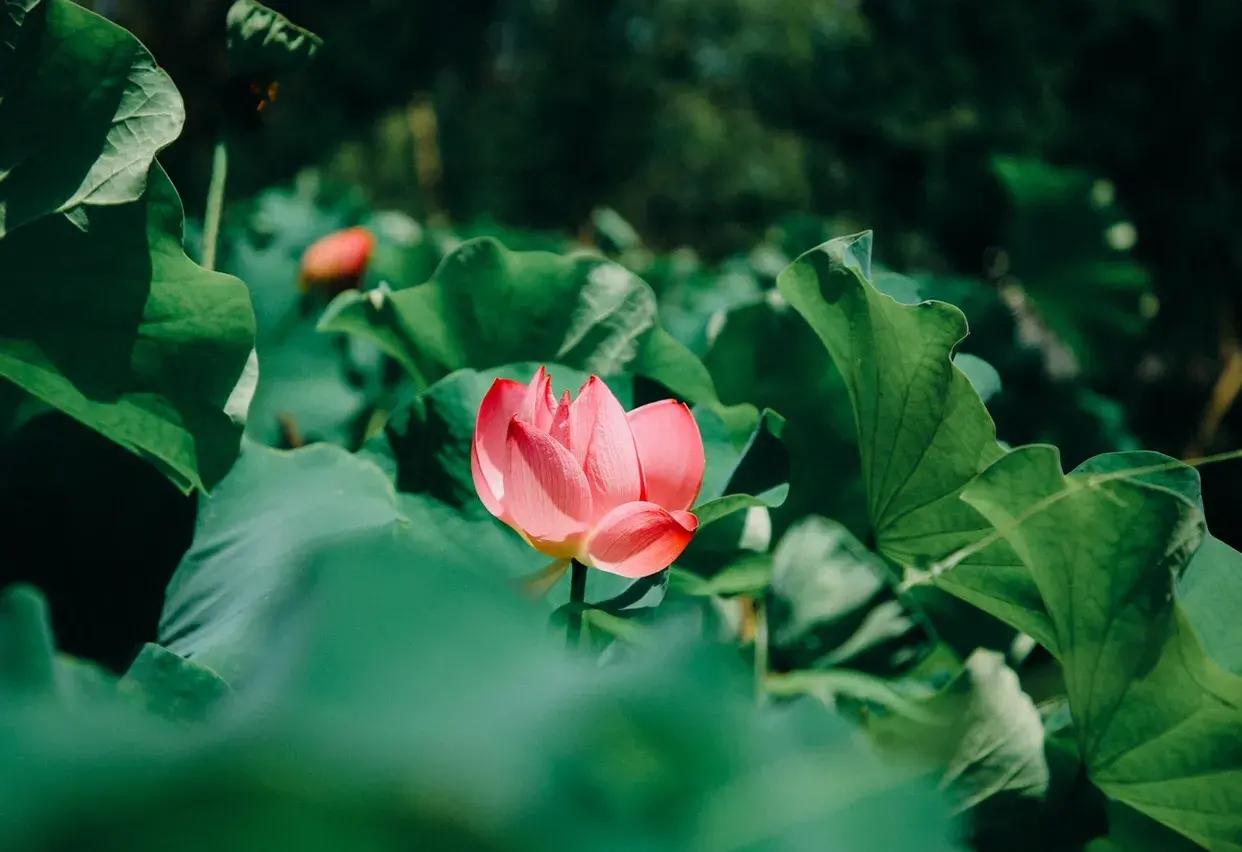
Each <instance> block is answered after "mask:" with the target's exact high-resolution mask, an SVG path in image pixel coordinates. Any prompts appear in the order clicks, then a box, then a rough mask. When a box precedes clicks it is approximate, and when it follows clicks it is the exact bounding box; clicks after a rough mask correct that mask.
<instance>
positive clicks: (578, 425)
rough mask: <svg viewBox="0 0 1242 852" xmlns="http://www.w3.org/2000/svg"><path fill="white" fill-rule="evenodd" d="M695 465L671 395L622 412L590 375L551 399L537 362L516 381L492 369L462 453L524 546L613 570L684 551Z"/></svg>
mask: <svg viewBox="0 0 1242 852" xmlns="http://www.w3.org/2000/svg"><path fill="white" fill-rule="evenodd" d="M703 466H704V457H703V439H702V438H701V437H700V436H699V427H698V424H697V423H695V422H694V417H693V416H692V415H691V414H690V410H689V409H688V408H686V406H685V405H683V404H682V403H680V402H677V401H675V400H671V399H666V400H661V401H660V402H653V403H651V404H650V405H644V406H642V407H641V408H636V409H634V410H633V411H631V412H629V413H628V414H626V412H625V409H623V408H622V407H621V403H619V402H618V401H617V398H616V397H615V396H613V394H612V391H610V390H609V389H608V386H607V385H606V384H604V383H603V382H602V381H601V380H600V379H599V378H598V377H597V376H592V377H591V378H590V379H589V380H588V381H587V383H586V384H585V385H583V386H582V388H581V389H580V390H579V391H578V398H577V399H575V400H572V401H571V400H570V397H569V393H568V392H566V393H565V395H564V396H563V397H562V398H561V400H560V402H559V403H558V402H557V400H556V397H555V396H554V395H553V393H552V381H551V379H550V378H549V377H548V374H547V372H546V371H545V370H544V369H543V368H542V367H540V368H539V371H538V372H537V373H535V377H534V378H533V379H531V382H530V384H528V385H524V384H522V383H521V382H515V381H512V380H511V379H497V380H496V382H495V383H494V384H493V385H492V387H491V389H490V390H489V391H488V392H487V395H486V396H485V397H483V404H482V405H480V406H479V416H478V419H477V420H476V421H475V427H474V446H473V448H472V452H471V469H472V471H473V473H474V487H475V489H476V490H477V491H478V492H479V499H480V500H482V501H483V505H484V506H486V507H487V510H488V511H489V512H491V513H492V514H493V515H495V516H496V517H497V518H499V519H500V520H502V521H504V522H505V523H506V524H508V525H509V526H511V527H513V529H515V530H516V531H517V532H518V534H519V535H521V536H522V537H523V538H524V539H526V541H527V542H528V543H529V544H530V545H531V547H533V548H535V549H536V550H538V551H540V552H541V553H546V554H548V555H549V556H554V557H556V558H558V559H571V558H572V559H577V560H578V561H579V562H582V563H584V564H586V565H592V566H594V567H596V568H599V569H601V570H603V571H608V572H610V573H613V574H620V575H621V576H623V577H646V576H647V575H649V574H654V573H656V572H657V571H660V570H661V569H663V568H667V567H668V566H669V565H670V564H672V562H673V560H674V559H676V558H677V557H678V556H680V555H681V552H682V551H683V550H685V548H686V545H687V544H689V543H690V539H691V538H692V537H693V536H694V531H695V530H696V529H697V528H698V525H699V520H698V518H696V517H695V516H694V515H693V514H691V513H690V512H689V511H688V509H689V508H690V507H691V506H692V505H693V504H694V499H695V498H696V497H697V496H698V494H699V488H700V487H701V486H702V484H703Z"/></svg>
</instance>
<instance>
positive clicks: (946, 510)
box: [777, 232, 1055, 646]
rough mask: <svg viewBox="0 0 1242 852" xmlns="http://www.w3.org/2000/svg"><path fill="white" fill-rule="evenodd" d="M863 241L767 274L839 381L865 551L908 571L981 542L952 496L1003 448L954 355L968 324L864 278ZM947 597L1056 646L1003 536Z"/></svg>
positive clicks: (957, 575) (978, 521)
mask: <svg viewBox="0 0 1242 852" xmlns="http://www.w3.org/2000/svg"><path fill="white" fill-rule="evenodd" d="M870 268H871V234H870V232H864V233H861V234H855V235H853V236H849V237H841V238H839V239H835V240H831V241H829V242H827V243H824V244H823V245H821V246H819V247H818V248H815V249H812V250H811V251H808V252H806V253H805V254H803V255H801V256H800V257H799V258H798V259H797V260H795V261H794V262H793V264H791V265H790V266H789V267H788V268H787V269H785V271H783V272H782V273H781V274H780V276H779V277H778V278H777V287H778V288H779V290H780V292H781V294H782V295H783V296H784V297H785V299H786V300H787V301H788V302H789V304H790V305H792V306H793V308H794V309H795V310H797V311H798V313H800V314H801V315H802V316H803V318H804V319H806V321H807V322H808V323H809V324H810V326H811V328H812V329H814V331H815V333H816V334H817V335H818V336H819V338H820V340H821V341H822V342H823V344H824V346H825V347H826V348H827V350H828V353H829V355H830V356H831V357H832V360H833V363H834V364H835V365H836V368H837V370H838V371H839V372H840V374H841V376H842V378H843V379H844V380H845V385H846V389H847V391H848V393H849V399H850V402H851V405H852V408H853V412H854V423H855V427H856V431H857V435H858V447H859V455H860V458H861V462H862V472H863V481H864V483H865V486H866V492H867V508H868V514H869V516H870V518H871V524H872V529H873V531H874V536H875V548H876V549H877V550H878V551H879V552H880V553H882V554H883V555H885V556H887V557H888V558H889V559H892V560H893V561H894V562H897V563H898V564H900V565H902V566H905V567H907V568H918V567H919V566H923V565H926V564H928V563H930V562H933V561H935V560H936V559H939V558H941V557H944V556H945V555H947V554H949V553H952V552H954V551H956V550H958V549H959V548H961V547H963V546H965V545H968V544H970V543H972V542H975V541H978V540H979V539H981V538H982V537H983V536H985V535H987V533H988V532H989V531H990V529H991V526H990V524H988V522H987V521H986V519H984V518H983V517H982V516H981V515H980V514H979V513H978V512H976V511H975V510H974V509H972V508H971V507H970V506H968V505H966V504H965V503H963V502H962V501H961V500H960V499H959V497H960V494H961V490H962V488H963V487H964V486H965V485H966V484H967V483H968V482H970V480H971V479H973V478H974V477H975V476H976V475H977V474H978V473H979V472H980V471H982V470H983V469H985V468H986V467H987V466H988V465H989V464H990V463H991V462H993V461H995V460H996V459H997V458H999V457H1000V456H1001V455H1003V453H1004V450H1003V448H1002V447H1001V446H1000V444H999V443H997V441H996V427H995V426H994V424H993V423H992V418H991V417H990V416H989V415H988V413H987V409H985V408H984V406H983V402H982V401H981V400H980V399H979V395H978V393H976V391H975V389H974V388H973V387H972V386H971V384H970V380H969V379H968V378H967V377H966V375H965V373H963V372H962V371H961V369H959V368H958V367H957V366H955V365H954V363H953V360H952V358H953V352H954V349H955V348H956V346H957V345H958V343H960V342H961V340H962V339H963V338H964V337H965V336H966V318H965V317H964V316H963V315H962V312H961V311H959V310H958V309H957V308H955V307H953V306H952V305H949V304H946V303H944V302H931V301H929V302H920V303H918V304H914V305H906V304H901V303H899V302H897V301H896V300H894V299H893V298H892V297H890V296H887V295H885V294H883V293H881V292H880V291H879V290H877V289H876V288H875V287H874V286H873V285H872V284H871V282H870V280H869V279H870V274H871V273H870ZM938 582H939V583H940V584H941V585H943V586H944V587H945V589H946V590H948V591H950V592H952V593H953V594H955V595H957V596H958V597H960V598H962V599H964V600H966V601H968V602H969V603H972V604H974V605H975V606H977V607H979V608H980V609H982V610H984V611H985V612H988V613H990V614H992V615H994V616H997V617H999V618H1001V619H1003V620H1005V621H1008V622H1010V623H1012V624H1014V625H1015V626H1017V627H1018V629H1020V630H1023V631H1024V632H1026V633H1029V634H1031V635H1032V636H1034V637H1035V638H1037V639H1038V640H1040V641H1041V642H1043V643H1044V644H1046V645H1050V646H1051V645H1053V644H1055V638H1054V636H1053V634H1052V632H1051V629H1050V625H1049V623H1048V616H1047V613H1046V612H1045V611H1044V609H1043V604H1042V602H1041V601H1040V598H1039V595H1038V593H1037V591H1036V589H1035V587H1034V585H1033V583H1032V582H1031V579H1030V576H1029V574H1028V572H1027V571H1026V569H1025V568H1024V567H1023V566H1022V564H1021V563H1020V562H1019V561H1018V560H1017V559H1016V558H1015V556H1014V554H1013V553H1012V552H1011V551H1010V550H1009V548H1008V546H1007V545H1006V544H1005V543H1004V542H1003V541H993V543H992V545H991V546H990V547H988V548H986V549H983V550H980V551H978V552H975V553H972V554H971V556H970V558H969V559H968V560H966V561H965V562H963V563H962V564H960V565H958V566H957V568H956V570H955V571H954V572H953V574H952V575H951V576H950V575H945V576H942V577H940V579H939V581H938Z"/></svg>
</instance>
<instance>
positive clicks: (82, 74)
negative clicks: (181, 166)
mask: <svg viewBox="0 0 1242 852" xmlns="http://www.w3.org/2000/svg"><path fill="white" fill-rule="evenodd" d="M23 5H28V4H21V3H19V4H17V7H16V8H17V9H18V10H22V7H23ZM6 9H8V12H7V14H9V15H10V21H18V22H19V23H20V27H12V29H13V31H14V33H15V35H14V37H13V38H14V50H16V51H18V52H21V54H22V56H23V60H24V61H23V62H21V63H20V65H16V66H15V68H14V69H13V70H15V71H16V72H17V73H15V74H13V75H12V76H11V79H5V80H4V82H3V84H0V98H2V99H0V127H3V128H4V129H5V130H4V133H3V134H0V238H4V237H6V235H8V234H10V233H12V232H13V231H14V230H15V229H16V228H19V227H20V226H22V225H25V224H27V223H30V222H34V221H35V220H37V219H39V218H42V217H44V216H47V215H51V214H54V213H68V214H71V215H70V221H72V222H74V223H75V225H77V226H78V227H81V228H83V229H85V228H87V227H89V220H90V214H89V212H88V210H89V209H90V208H94V207H98V206H101V205H116V204H125V203H129V202H132V201H135V200H137V199H138V198H139V197H140V196H141V195H142V194H143V192H144V191H145V190H146V186H147V173H148V171H149V170H150V169H151V165H152V163H153V162H154V161H155V155H156V154H157V153H158V152H159V151H160V150H161V149H163V148H164V147H165V146H167V145H168V144H169V143H171V142H172V141H173V140H174V139H176V138H177V136H178V135H180V133H181V128H182V125H183V124H184V123H185V108H184V106H183V105H182V103H181V96H180V95H179V94H178V93H177V89H176V87H175V86H174V85H173V82H172V80H171V79H170V78H169V76H168V75H167V74H166V73H165V72H164V71H163V70H162V69H161V68H159V66H158V65H156V63H155V60H154V59H153V58H152V56H151V54H150V53H149V52H148V51H147V49H146V48H145V47H143V46H142V44H141V43H140V42H139V41H138V40H137V39H136V38H134V37H133V36H132V35H130V34H129V33H128V32H126V31H125V30H124V29H122V28H121V27H118V26H117V25H116V24H113V23H112V22H110V21H108V20H107V19H105V18H103V17H100V16H99V15H96V14H95V13H94V12H90V11H88V10H86V9H83V8H82V7H81V6H79V5H78V4H76V3H74V2H71V0H45V2H43V3H41V4H39V5H36V6H33V7H31V8H29V9H26V10H24V11H25V14H23V15H21V16H19V17H12V9H11V8H9V7H6ZM6 29H9V28H8V27H6ZM7 38H8V36H7V35H6V40H7Z"/></svg>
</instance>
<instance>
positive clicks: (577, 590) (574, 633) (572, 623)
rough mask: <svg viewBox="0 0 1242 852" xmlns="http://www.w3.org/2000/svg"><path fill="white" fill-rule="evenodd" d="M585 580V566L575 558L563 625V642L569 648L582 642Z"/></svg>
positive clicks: (570, 576) (575, 646)
mask: <svg viewBox="0 0 1242 852" xmlns="http://www.w3.org/2000/svg"><path fill="white" fill-rule="evenodd" d="M586 581H587V567H586V566H585V565H583V564H582V563H581V562H579V561H578V560H577V559H575V560H574V561H573V566H572V568H571V569H570V575H569V603H570V609H569V621H568V623H567V624H566V627H565V642H566V644H568V645H569V647H571V648H577V647H578V646H579V645H580V644H581V643H582V605H583V604H585V603H586ZM574 604H578V606H574Z"/></svg>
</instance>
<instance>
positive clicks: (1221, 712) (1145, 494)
mask: <svg viewBox="0 0 1242 852" xmlns="http://www.w3.org/2000/svg"><path fill="white" fill-rule="evenodd" d="M1093 467H1094V468H1095V470H1097V471H1103V472H1090V468H1089V472H1085V473H1074V474H1071V475H1069V476H1068V477H1067V476H1065V475H1064V474H1062V472H1061V467H1060V458H1059V455H1058V453H1057V452H1056V450H1055V449H1054V448H1052V447H1043V446H1034V447H1024V448H1021V449H1018V450H1014V451H1013V452H1011V453H1009V454H1008V455H1006V456H1005V457H1004V458H1003V459H1001V460H999V461H998V462H996V463H995V464H994V465H992V466H991V467H989V468H988V469H987V470H986V471H985V472H984V473H983V474H982V475H981V476H980V477H979V478H978V479H977V480H976V481H975V482H974V483H972V484H971V485H970V486H969V487H968V488H967V489H966V490H965V492H964V493H963V499H964V500H965V501H966V502H967V503H969V504H970V505H971V506H973V507H974V508H975V509H977V510H978V511H979V512H980V513H981V514H982V515H983V516H984V517H986V518H987V519H988V520H989V521H990V522H991V523H992V524H994V525H995V528H996V530H997V532H996V535H997V536H999V537H1003V538H1005V539H1006V540H1007V541H1008V542H1009V543H1010V544H1011V545H1012V546H1013V548H1014V551H1015V552H1016V553H1017V554H1018V555H1019V557H1020V558H1021V559H1022V562H1023V564H1024V565H1025V566H1026V567H1027V569H1028V570H1029V572H1030V576H1031V577H1032V579H1033V581H1034V583H1035V585H1036V587H1037V589H1038V591H1039V594H1040V597H1041V600H1042V601H1043V602H1044V604H1045V606H1046V609H1047V612H1048V616H1049V619H1050V624H1051V628H1052V631H1053V637H1054V643H1055V644H1054V646H1052V647H1053V648H1055V653H1057V655H1058V657H1059V658H1060V660H1061V663H1062V666H1063V669H1064V673H1065V684H1066V691H1067V693H1068V697H1069V704H1070V710H1071V712H1072V714H1073V717H1074V722H1075V728H1076V730H1077V733H1078V741H1079V750H1080V752H1081V754H1082V758H1083V762H1084V765H1085V766H1086V767H1087V772H1088V774H1089V776H1090V778H1091V780H1092V781H1093V782H1094V783H1095V784H1096V785H1097V786H1099V787H1100V789H1102V790H1103V791H1104V792H1105V793H1107V794H1108V795H1109V796H1111V797H1113V798H1115V799H1117V800H1119V801H1121V802H1124V803H1125V804H1127V805H1130V806H1131V807H1133V808H1135V809H1137V810H1139V811H1142V812H1143V813H1145V814H1147V815H1148V816H1150V817H1152V818H1153V819H1155V820H1157V821H1159V822H1161V823H1164V824H1165V825H1168V826H1169V827H1171V828H1174V829H1176V830H1177V831H1179V832H1181V833H1182V834H1184V835H1186V836H1187V837H1189V838H1191V839H1193V840H1195V841H1196V842H1198V843H1201V844H1203V845H1205V846H1207V847H1208V848H1210V849H1225V850H1238V849H1242V678H1239V677H1237V676H1235V675H1233V674H1230V673H1228V672H1225V671H1223V670H1222V669H1220V668H1219V667H1218V666H1217V665H1216V664H1215V663H1213V661H1212V660H1211V659H1210V658H1209V657H1208V655H1207V654H1206V653H1205V652H1204V649H1203V646H1202V645H1201V643H1200V641H1199V639H1198V638H1197V636H1196V628H1195V626H1194V624H1193V623H1192V620H1191V618H1192V613H1191V612H1188V610H1187V608H1186V607H1185V606H1184V605H1183V603H1182V601H1181V600H1179V599H1178V597H1177V595H1176V593H1175V584H1176V577H1177V576H1178V575H1179V574H1180V573H1181V572H1182V571H1183V569H1184V568H1185V566H1186V564H1187V563H1188V562H1189V561H1190V559H1191V557H1192V555H1193V554H1194V552H1195V550H1196V548H1198V546H1199V544H1200V542H1201V540H1202V539H1203V536H1204V523H1203V518H1202V513H1201V512H1200V510H1199V508H1198V506H1197V505H1196V503H1195V501H1194V500H1192V499H1189V497H1188V496H1187V490H1186V488H1185V487H1184V484H1185V483H1184V479H1183V480H1180V481H1179V480H1178V479H1176V478H1174V479H1170V478H1168V477H1160V476H1159V474H1161V473H1162V471H1160V470H1153V469H1151V468H1139V469H1137V470H1134V469H1125V468H1120V467H1119V466H1118V465H1117V464H1116V463H1115V461H1112V460H1109V459H1108V458H1107V457H1105V460H1104V461H1102V462H1097V463H1096V464H1095V465H1094V466H1093ZM1164 468H1165V469H1167V470H1170V471H1177V470H1178V467H1177V463H1176V462H1172V461H1171V460H1170V461H1169V462H1166V463H1165V465H1164ZM1170 485H1171V486H1172V487H1169V486H1170ZM951 565H952V561H950V562H949V563H948V565H947V566H946V567H948V566H951ZM953 570H956V569H954V568H952V567H948V571H949V573H951V572H952V571H953Z"/></svg>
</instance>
